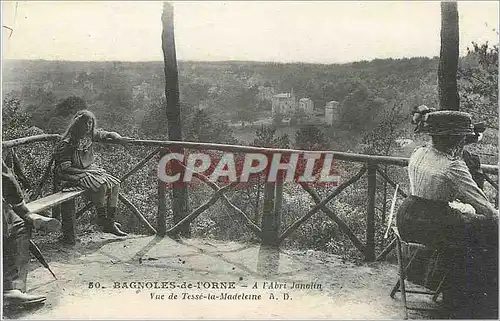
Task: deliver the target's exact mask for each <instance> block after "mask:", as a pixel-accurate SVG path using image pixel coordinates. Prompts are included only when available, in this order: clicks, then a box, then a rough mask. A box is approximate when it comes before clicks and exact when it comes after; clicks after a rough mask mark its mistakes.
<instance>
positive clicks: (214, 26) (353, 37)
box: [2, 1, 499, 64]
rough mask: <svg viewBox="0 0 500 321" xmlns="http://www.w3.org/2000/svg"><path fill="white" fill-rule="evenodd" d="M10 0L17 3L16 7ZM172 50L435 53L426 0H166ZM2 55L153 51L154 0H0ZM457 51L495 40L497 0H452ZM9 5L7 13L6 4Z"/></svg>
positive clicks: (227, 55)
mask: <svg viewBox="0 0 500 321" xmlns="http://www.w3.org/2000/svg"><path fill="white" fill-rule="evenodd" d="M16 3H17V9H16ZM172 3H173V4H174V20H175V39H176V49H177V59H179V60H196V61H218V60H247V61H276V62H307V63H326V64H328V63H345V62H351V61H359V60H372V59H374V58H381V59H383V58H402V57H416V56H427V57H433V56H439V48H440V24H441V17H440V3H439V2H434V1H423V2H419V1H390V2H377V1H369V2H361V1H345V2H341V1H248V2H247V1H225V2H220V1H174V2H172ZM2 7H3V8H2V9H3V10H2V24H3V25H4V26H9V27H11V28H12V29H13V30H14V31H13V32H12V34H11V35H10V37H9V32H10V31H9V30H8V29H6V28H2V29H3V32H2V48H3V50H2V54H3V58H4V59H47V60H79V61H89V60H91V61H102V60H108V61H110V60H114V61H151V60H157V61H161V60H163V58H162V57H163V56H162V50H161V31H162V24H161V11H162V2H160V1H140V2H139V1H137V2H133V1H128V2H127V1H111V2H106V1H89V2H81V1H53V2H41V1H17V2H15V1H2ZM458 11H459V23H460V53H461V54H462V55H463V54H464V53H466V48H467V46H470V44H471V42H472V41H475V42H480V43H481V42H484V41H489V42H490V43H498V34H497V32H496V31H494V30H492V29H498V25H499V18H498V14H499V13H498V12H499V2H498V1H469V2H466V1H459V3H458ZM16 12H17V13H16Z"/></svg>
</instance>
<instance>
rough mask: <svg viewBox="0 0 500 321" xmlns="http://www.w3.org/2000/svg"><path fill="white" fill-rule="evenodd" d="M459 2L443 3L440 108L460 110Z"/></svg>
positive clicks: (439, 83)
mask: <svg viewBox="0 0 500 321" xmlns="http://www.w3.org/2000/svg"><path fill="white" fill-rule="evenodd" d="M459 41H460V39H459V27H458V9H457V2H456V1H455V2H451V1H450V2H448V1H443V2H441V51H440V56H439V67H438V88H439V108H440V109H449V110H459V109H460V98H459V96H458V88H457V69H458V51H459Z"/></svg>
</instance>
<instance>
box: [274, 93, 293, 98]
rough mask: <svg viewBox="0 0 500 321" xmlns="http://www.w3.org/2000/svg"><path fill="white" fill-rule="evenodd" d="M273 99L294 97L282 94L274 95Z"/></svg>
mask: <svg viewBox="0 0 500 321" xmlns="http://www.w3.org/2000/svg"><path fill="white" fill-rule="evenodd" d="M273 97H276V98H290V97H292V95H291V94H290V93H282V94H277V95H274V96H273Z"/></svg>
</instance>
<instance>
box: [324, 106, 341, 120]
mask: <svg viewBox="0 0 500 321" xmlns="http://www.w3.org/2000/svg"><path fill="white" fill-rule="evenodd" d="M339 107H340V103H339V102H338V101H334V100H332V101H329V102H328V103H326V105H325V123H327V124H328V125H332V124H333V122H334V121H336V120H338V119H339V116H340V110H339Z"/></svg>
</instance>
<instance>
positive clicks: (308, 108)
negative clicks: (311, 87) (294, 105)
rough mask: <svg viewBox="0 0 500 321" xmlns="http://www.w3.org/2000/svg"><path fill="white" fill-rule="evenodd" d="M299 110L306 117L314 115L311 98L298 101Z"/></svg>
mask: <svg viewBox="0 0 500 321" xmlns="http://www.w3.org/2000/svg"><path fill="white" fill-rule="evenodd" d="M299 110H302V111H303V112H304V113H305V114H306V115H307V116H312V114H313V113H314V102H313V101H312V99H311V98H301V99H299Z"/></svg>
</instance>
